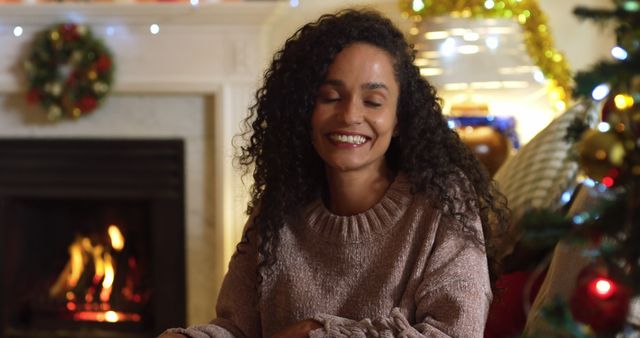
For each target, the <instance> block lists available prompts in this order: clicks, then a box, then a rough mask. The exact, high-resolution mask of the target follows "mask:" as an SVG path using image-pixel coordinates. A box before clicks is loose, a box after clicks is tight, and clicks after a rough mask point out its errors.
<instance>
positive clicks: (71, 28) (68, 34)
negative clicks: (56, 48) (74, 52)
mask: <svg viewBox="0 0 640 338" xmlns="http://www.w3.org/2000/svg"><path fill="white" fill-rule="evenodd" d="M76 28H77V26H76V25H75V24H72V23H67V24H64V25H62V26H61V27H60V33H62V38H63V39H64V40H65V41H71V40H75V39H77V38H78V36H80V35H79V34H78V31H77V30H76Z"/></svg>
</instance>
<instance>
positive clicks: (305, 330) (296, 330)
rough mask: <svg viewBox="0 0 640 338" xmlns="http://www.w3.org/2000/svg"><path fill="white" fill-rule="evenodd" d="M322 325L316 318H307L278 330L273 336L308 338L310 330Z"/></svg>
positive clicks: (274, 337)
mask: <svg viewBox="0 0 640 338" xmlns="http://www.w3.org/2000/svg"><path fill="white" fill-rule="evenodd" d="M321 327H322V325H320V323H318V322H316V321H315V320H313V319H306V320H303V321H300V322H297V323H295V324H293V325H291V326H289V327H286V328H284V329H282V330H280V331H278V332H276V334H274V335H273V336H271V338H306V337H309V332H311V331H312V330H315V329H319V328H321Z"/></svg>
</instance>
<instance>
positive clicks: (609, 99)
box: [520, 0, 640, 337]
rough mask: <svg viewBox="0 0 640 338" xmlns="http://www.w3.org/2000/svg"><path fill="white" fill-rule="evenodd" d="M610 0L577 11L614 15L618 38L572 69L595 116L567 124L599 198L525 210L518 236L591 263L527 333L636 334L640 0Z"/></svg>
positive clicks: (599, 18) (605, 20)
mask: <svg viewBox="0 0 640 338" xmlns="http://www.w3.org/2000/svg"><path fill="white" fill-rule="evenodd" d="M612 1H613V3H614V8H612V9H592V8H584V7H578V8H576V9H575V11H574V14H575V15H576V16H577V17H578V18H581V19H585V20H592V21H595V22H598V23H601V24H602V25H603V26H606V25H607V24H611V23H613V24H614V25H615V33H616V38H617V39H616V41H617V46H616V47H614V48H613V49H612V51H611V54H612V56H613V58H612V59H611V60H605V61H601V62H599V63H597V64H596V65H594V66H593V67H592V68H591V69H590V70H589V71H585V72H579V73H578V74H577V75H576V77H575V82H576V86H575V89H574V96H575V98H576V99H588V100H593V101H594V102H597V103H598V104H599V105H600V106H601V107H602V108H601V116H600V120H599V121H575V123H574V124H573V125H572V126H571V128H570V130H569V132H568V135H570V138H571V139H568V140H567V142H573V143H575V145H576V147H575V149H576V154H577V158H578V163H579V164H580V168H581V169H582V171H583V172H584V174H585V175H586V176H587V177H588V179H586V180H585V181H584V186H583V189H590V190H593V191H596V192H598V194H597V198H595V199H592V200H591V201H590V202H589V203H586V204H584V202H583V204H584V205H583V206H582V209H581V210H582V211H581V212H579V213H574V214H567V215H559V214H557V213H553V212H550V211H545V210H536V211H530V212H529V213H528V214H527V215H526V216H525V217H524V218H523V221H522V223H521V224H520V225H521V226H522V227H523V229H525V234H524V236H523V241H529V242H530V243H545V244H548V243H549V242H555V243H558V242H560V241H563V242H565V243H571V245H573V246H572V248H574V249H573V251H572V253H571V254H573V255H576V256H580V257H582V258H584V257H587V258H588V262H589V263H588V264H587V265H586V266H584V267H581V270H580V272H579V274H578V277H577V279H576V282H575V285H574V287H573V292H572V294H571V295H569V297H567V298H566V299H564V300H563V299H559V298H558V299H555V300H553V301H550V302H547V303H546V305H544V306H543V307H542V308H541V310H540V316H539V318H540V320H541V321H544V322H545V325H543V326H544V327H545V328H546V329H545V330H542V331H540V330H537V329H536V328H535V327H534V328H529V330H527V332H526V333H525V336H527V337H549V336H557V337H638V336H640V334H639V333H638V330H639V329H640V326H639V325H640V323H638V320H637V319H638V317H640V314H639V313H638V309H637V308H636V307H634V306H631V304H632V300H633V299H635V298H637V297H638V296H639V295H640V0H612ZM588 126H593V128H589V127H588Z"/></svg>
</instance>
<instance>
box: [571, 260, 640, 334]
mask: <svg viewBox="0 0 640 338" xmlns="http://www.w3.org/2000/svg"><path fill="white" fill-rule="evenodd" d="M630 298H631V289H630V288H629V287H627V286H626V285H623V284H621V283H619V282H617V281H615V280H614V279H612V278H610V277H609V276H608V273H607V270H606V268H605V267H602V266H599V265H590V266H587V267H585V268H584V269H583V270H582V271H581V272H580V275H579V276H578V279H577V283H576V289H575V291H574V293H573V296H572V297H571V300H570V306H571V313H572V314H573V317H574V319H575V320H577V321H579V322H582V323H584V324H588V325H589V326H590V327H591V328H592V329H593V331H594V332H596V333H597V334H599V335H601V334H607V333H614V332H617V331H619V330H620V329H621V328H622V326H623V325H624V323H625V320H626V316H627V311H628V310H629V299H630Z"/></svg>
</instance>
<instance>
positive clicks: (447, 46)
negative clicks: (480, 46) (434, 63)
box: [440, 37, 456, 56]
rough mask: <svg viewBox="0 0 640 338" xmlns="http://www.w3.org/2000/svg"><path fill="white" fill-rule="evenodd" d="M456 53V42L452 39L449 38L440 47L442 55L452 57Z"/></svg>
mask: <svg viewBox="0 0 640 338" xmlns="http://www.w3.org/2000/svg"><path fill="white" fill-rule="evenodd" d="M455 52H456V40H455V39H454V38H452V37H448V38H446V39H445V40H444V42H443V43H442V45H440V53H442V55H444V56H451V55H453V54H454V53H455Z"/></svg>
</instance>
